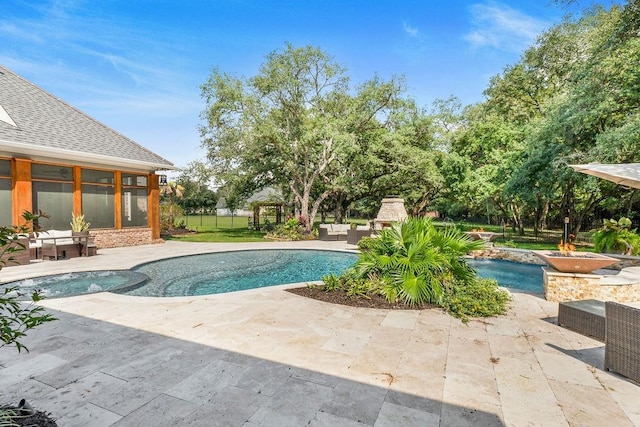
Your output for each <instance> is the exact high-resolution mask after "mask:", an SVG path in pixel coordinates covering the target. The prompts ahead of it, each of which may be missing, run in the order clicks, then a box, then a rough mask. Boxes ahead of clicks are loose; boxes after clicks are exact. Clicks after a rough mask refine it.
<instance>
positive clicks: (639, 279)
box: [472, 247, 640, 302]
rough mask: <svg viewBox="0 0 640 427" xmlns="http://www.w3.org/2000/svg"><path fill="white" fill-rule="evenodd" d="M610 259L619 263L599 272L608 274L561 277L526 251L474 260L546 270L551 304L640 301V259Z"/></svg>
mask: <svg viewBox="0 0 640 427" xmlns="http://www.w3.org/2000/svg"><path fill="white" fill-rule="evenodd" d="M607 255H609V256H612V257H614V258H617V259H618V260H619V262H618V263H617V264H614V265H613V266H611V267H610V268H608V269H606V270H597V271H598V272H601V273H605V274H582V273H560V272H559V271H556V270H554V269H553V268H551V267H547V266H545V265H546V264H545V263H544V262H543V261H542V260H541V259H540V258H538V257H537V256H536V255H534V254H533V253H531V252H530V251H528V250H526V249H514V248H503V247H492V248H486V249H483V250H479V251H474V252H473V253H472V256H473V257H474V258H491V259H504V260H507V261H514V262H522V263H526V264H537V265H540V266H543V268H542V270H543V278H544V279H543V286H544V297H545V299H546V300H548V301H554V302H564V301H575V300H582V299H597V300H601V301H617V302H633V301H640V272H636V271H634V270H636V269H634V268H631V269H630V268H629V267H639V266H640V257H637V256H625V255H611V254H607ZM624 269H627V270H626V271H625V270H624ZM612 270H613V271H612ZM616 270H617V271H616ZM608 271H611V274H606V272H608Z"/></svg>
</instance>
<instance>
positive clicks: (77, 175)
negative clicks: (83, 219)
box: [73, 166, 82, 216]
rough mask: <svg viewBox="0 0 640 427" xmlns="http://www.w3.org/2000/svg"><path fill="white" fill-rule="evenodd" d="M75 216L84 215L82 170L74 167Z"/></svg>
mask: <svg viewBox="0 0 640 427" xmlns="http://www.w3.org/2000/svg"><path fill="white" fill-rule="evenodd" d="M73 214H74V215H76V216H77V215H82V168H80V166H74V167H73Z"/></svg>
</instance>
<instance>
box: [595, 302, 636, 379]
mask: <svg viewBox="0 0 640 427" xmlns="http://www.w3.org/2000/svg"><path fill="white" fill-rule="evenodd" d="M605 304H606V305H605V311H606V322H605V323H606V335H605V348H604V368H605V369H606V370H608V371H613V372H617V373H619V374H621V375H624V376H625V377H627V378H630V379H632V380H634V381H636V382H640V308H636V307H631V306H629V305H624V304H620V303H617V302H612V301H607V302H606V303H605Z"/></svg>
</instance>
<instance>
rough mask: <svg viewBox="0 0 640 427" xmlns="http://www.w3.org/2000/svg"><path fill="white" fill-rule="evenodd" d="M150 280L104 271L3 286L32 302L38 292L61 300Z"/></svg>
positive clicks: (144, 277)
mask: <svg viewBox="0 0 640 427" xmlns="http://www.w3.org/2000/svg"><path fill="white" fill-rule="evenodd" d="M147 279H148V277H147V276H145V275H144V274H142V273H136V272H133V271H130V270H121V271H120V270H101V271H83V272H78V273H64V274H54V275H51V276H43V277H35V278H32V279H24V280H19V281H16V282H11V283H5V284H3V287H4V286H6V287H14V286H17V287H19V288H20V289H19V292H20V293H21V294H24V295H23V296H22V297H21V298H20V299H30V296H31V293H33V291H35V290H36V289H37V290H39V291H40V295H41V296H43V297H45V298H62V297H69V296H73V295H82V294H91V293H95V292H103V291H113V290H116V289H127V288H129V287H136V286H138V285H139V284H140V283H143V282H145V281H146V280H147Z"/></svg>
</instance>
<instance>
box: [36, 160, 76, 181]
mask: <svg viewBox="0 0 640 427" xmlns="http://www.w3.org/2000/svg"><path fill="white" fill-rule="evenodd" d="M31 179H33V180H40V179H42V180H53V181H73V169H72V168H71V167H68V166H57V165H42V164H39V163H34V164H32V165H31Z"/></svg>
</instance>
